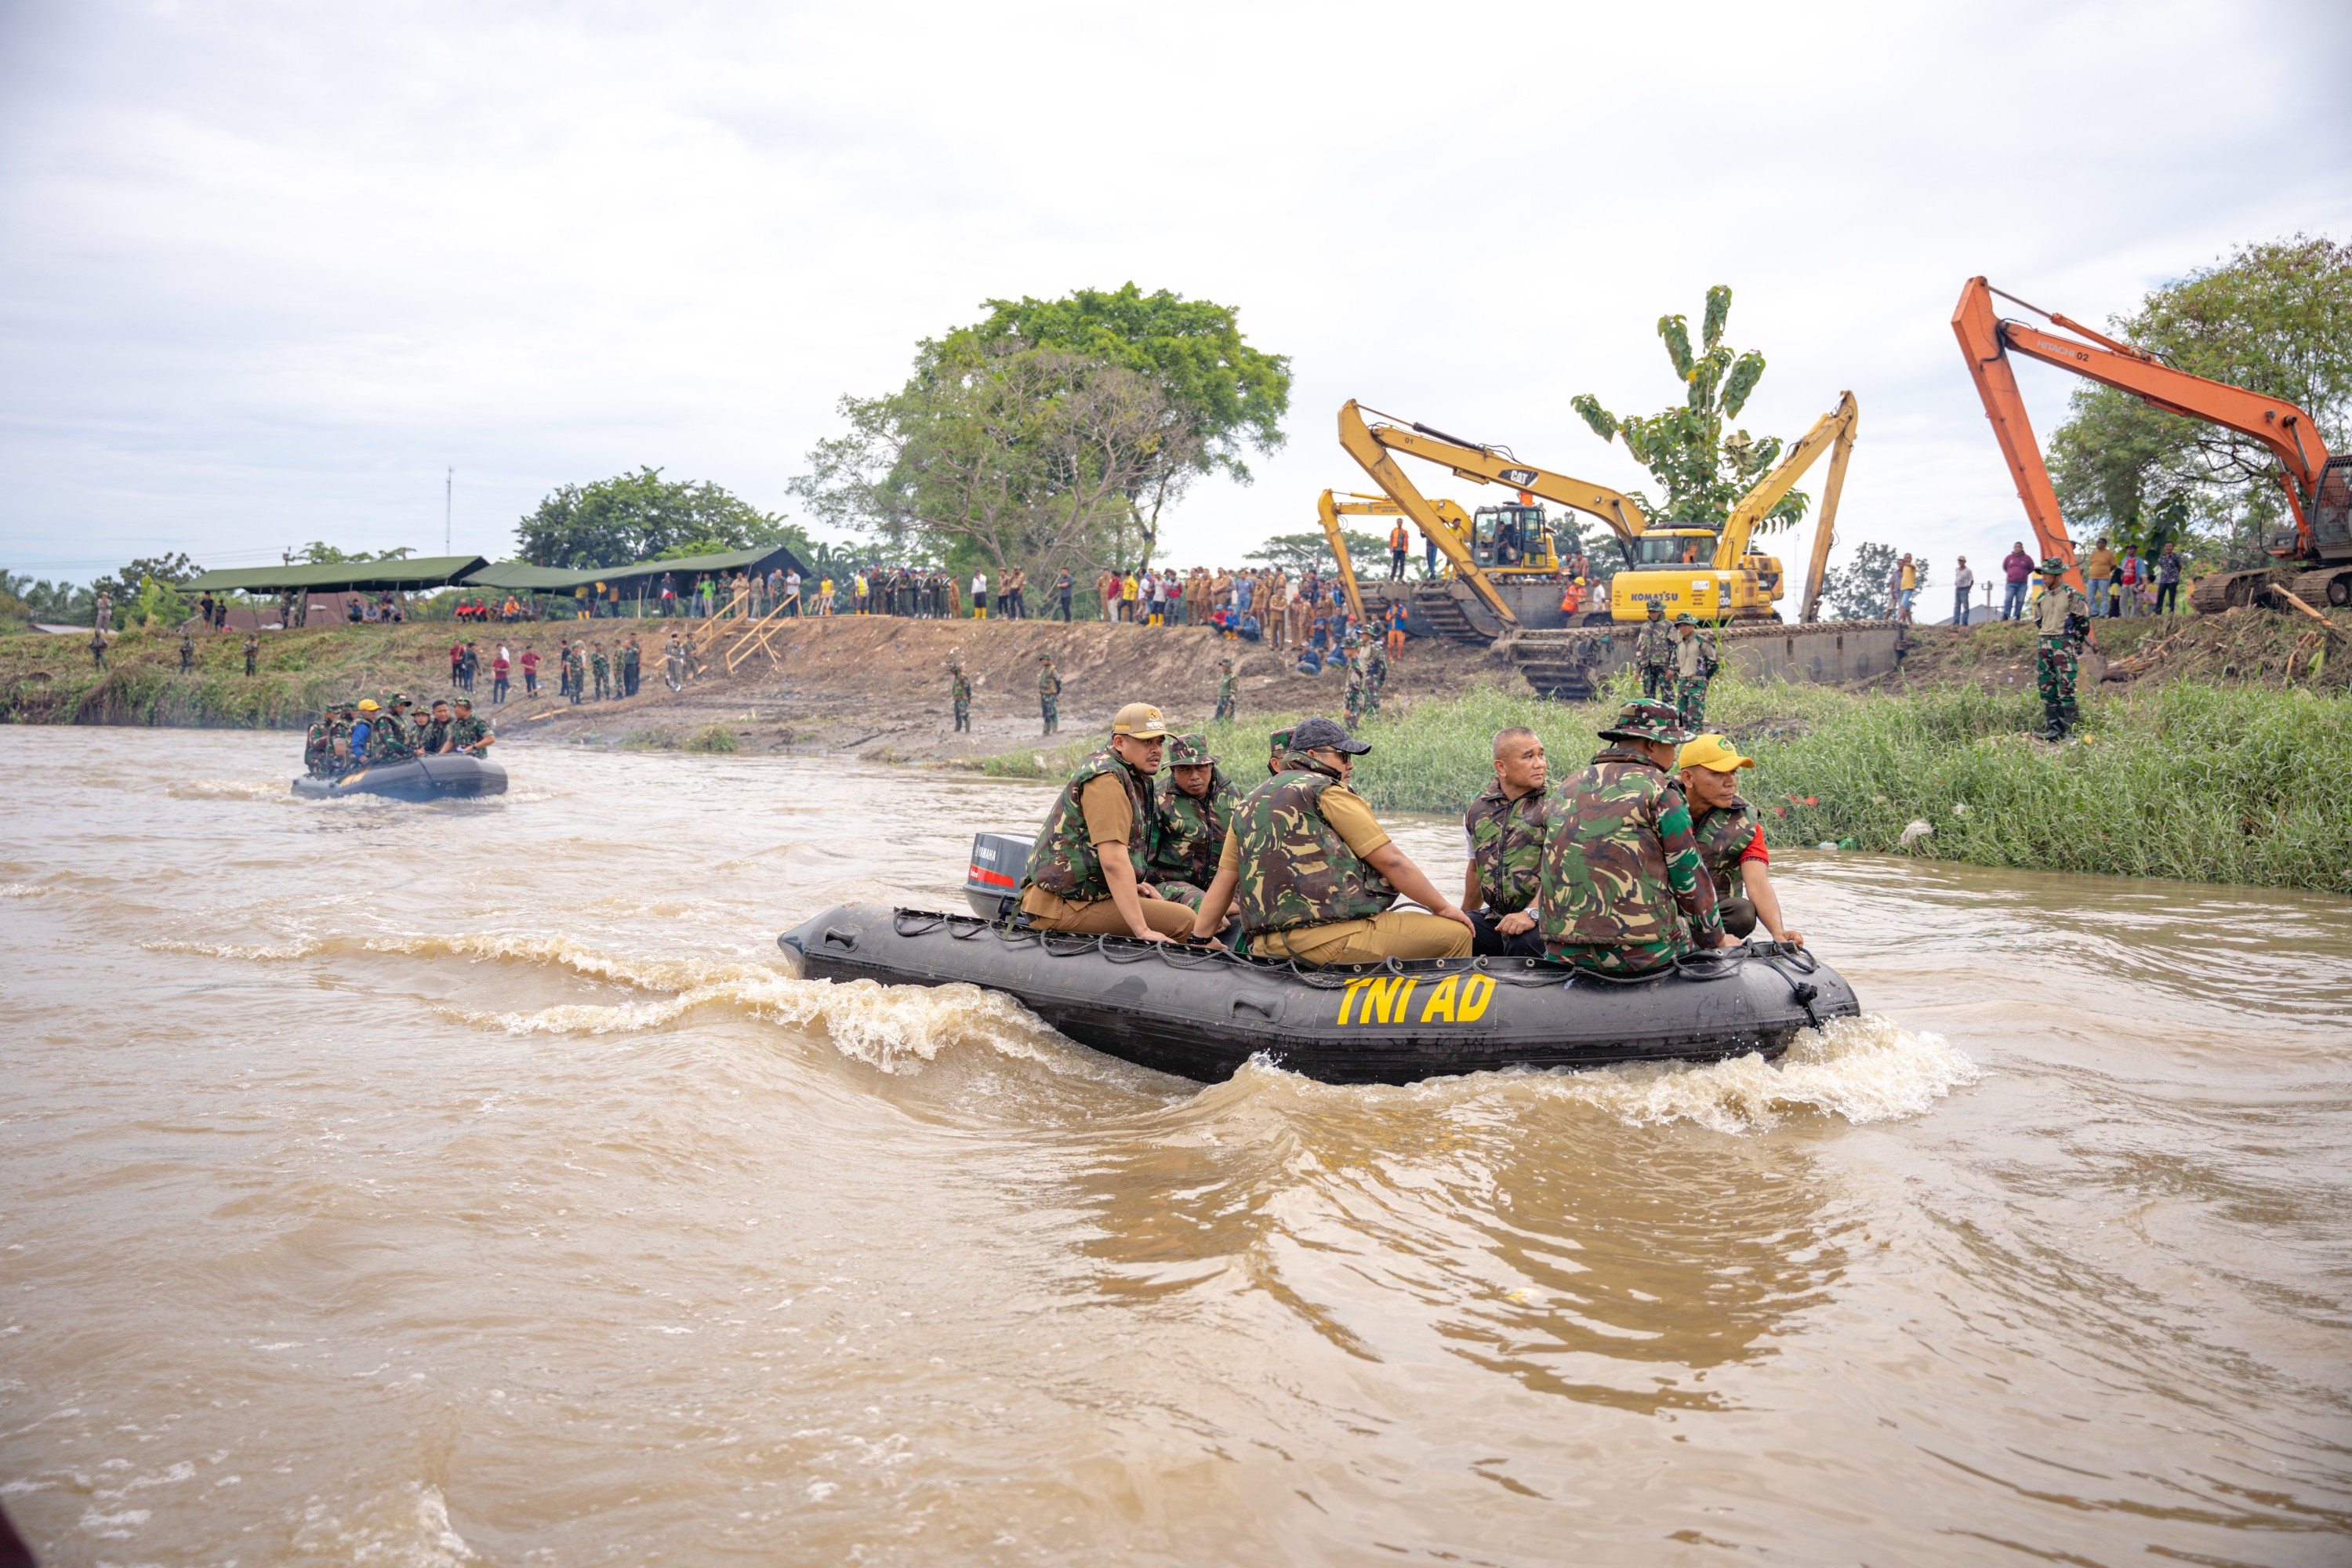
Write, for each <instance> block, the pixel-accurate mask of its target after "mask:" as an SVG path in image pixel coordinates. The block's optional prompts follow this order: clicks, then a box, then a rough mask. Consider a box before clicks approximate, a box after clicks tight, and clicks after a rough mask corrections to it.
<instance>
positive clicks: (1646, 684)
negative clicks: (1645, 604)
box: [1633, 599, 1675, 702]
mask: <svg viewBox="0 0 2352 1568" xmlns="http://www.w3.org/2000/svg"><path fill="white" fill-rule="evenodd" d="M1633 667H1634V668H1636V669H1639V670H1640V671H1641V672H1642V695H1643V697H1645V698H1648V699H1650V700H1653V701H1664V702H1671V701H1673V700H1674V695H1675V680H1674V669H1675V634H1674V629H1673V628H1672V627H1670V626H1667V625H1666V606H1665V605H1664V604H1663V603H1661V602H1660V601H1658V600H1656V599H1653V600H1651V601H1650V608H1649V618H1648V619H1647V620H1645V621H1643V623H1642V630H1641V632H1640V633H1639V634H1638V635H1637V636H1636V637H1634V638H1633Z"/></svg>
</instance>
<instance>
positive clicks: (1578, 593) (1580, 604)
mask: <svg viewBox="0 0 2352 1568" xmlns="http://www.w3.org/2000/svg"><path fill="white" fill-rule="evenodd" d="M1559 613H1560V614H1561V615H1563V616H1580V615H1582V614H1583V613H1584V579H1583V578H1581V577H1570V579H1569V580H1568V583H1567V585H1566V586H1564V587H1562V588H1561V589H1560V591H1559Z"/></svg>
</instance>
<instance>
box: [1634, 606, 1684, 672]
mask: <svg viewBox="0 0 2352 1568" xmlns="http://www.w3.org/2000/svg"><path fill="white" fill-rule="evenodd" d="M1674 662H1675V628H1674V627H1673V626H1670V625H1668V624H1667V623H1666V622H1665V621H1664V619H1663V618H1661V619H1659V620H1654V621H1643V623H1642V629H1641V630H1640V631H1638V632H1636V633H1634V634H1633V663H1634V666H1635V667H1636V668H1641V669H1671V668H1674Z"/></svg>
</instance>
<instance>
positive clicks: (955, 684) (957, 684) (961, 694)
mask: <svg viewBox="0 0 2352 1568" xmlns="http://www.w3.org/2000/svg"><path fill="white" fill-rule="evenodd" d="M948 696H949V698H950V699H951V700H954V701H957V702H969V701H971V678H970V677H968V676H966V675H965V674H963V672H962V671H961V670H957V671H953V672H950V675H949V676H948ZM1109 896H1110V895H1109V894H1108V893H1102V894H1097V897H1099V898H1108V897H1109Z"/></svg>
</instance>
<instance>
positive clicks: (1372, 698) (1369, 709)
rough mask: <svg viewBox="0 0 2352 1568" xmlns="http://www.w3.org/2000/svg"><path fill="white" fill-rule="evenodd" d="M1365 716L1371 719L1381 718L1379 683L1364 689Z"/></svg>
mask: <svg viewBox="0 0 2352 1568" xmlns="http://www.w3.org/2000/svg"><path fill="white" fill-rule="evenodd" d="M1364 714H1365V716H1366V717H1367V718H1371V719H1377V718H1379V717H1380V716H1381V689H1380V684H1379V683H1378V682H1377V681H1375V682H1373V683H1372V684H1371V685H1369V686H1367V687H1365V688H1364Z"/></svg>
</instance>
